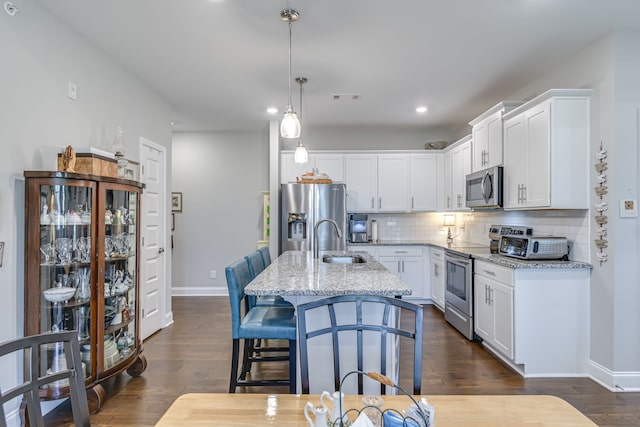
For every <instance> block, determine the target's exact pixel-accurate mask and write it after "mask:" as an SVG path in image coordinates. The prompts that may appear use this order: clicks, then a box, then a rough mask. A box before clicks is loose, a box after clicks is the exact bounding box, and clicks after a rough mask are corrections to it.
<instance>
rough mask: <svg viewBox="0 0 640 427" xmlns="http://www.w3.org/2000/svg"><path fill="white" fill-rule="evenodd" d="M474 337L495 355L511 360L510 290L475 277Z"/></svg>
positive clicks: (511, 320)
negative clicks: (481, 341)
mask: <svg viewBox="0 0 640 427" xmlns="http://www.w3.org/2000/svg"><path fill="white" fill-rule="evenodd" d="M474 298H475V299H474V306H475V307H474V311H475V318H474V326H475V332H476V334H477V335H478V336H479V337H480V338H482V339H483V340H484V341H486V342H487V343H488V344H491V346H492V347H493V348H494V349H495V350H496V351H498V352H500V353H502V354H503V355H505V356H506V357H508V358H509V359H512V358H513V286H511V285H507V284H503V283H500V282H498V281H496V280H493V279H489V278H487V277H485V276H483V275H480V274H476V275H475V277H474Z"/></svg>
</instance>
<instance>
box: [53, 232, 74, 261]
mask: <svg viewBox="0 0 640 427" xmlns="http://www.w3.org/2000/svg"><path fill="white" fill-rule="evenodd" d="M71 252H72V240H71V239H70V238H68V237H58V238H57V239H56V253H57V254H58V259H59V260H60V263H61V264H64V265H66V264H70V263H71V255H72V254H71Z"/></svg>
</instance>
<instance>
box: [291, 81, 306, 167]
mask: <svg viewBox="0 0 640 427" xmlns="http://www.w3.org/2000/svg"><path fill="white" fill-rule="evenodd" d="M306 82H307V78H306V77H296V83H298V84H300V121H302V85H303V84H305V83H306ZM293 161H294V162H296V163H307V162H308V161H309V154H307V149H306V148H304V145H302V139H300V140H299V141H298V146H297V147H296V152H295V154H294V155H293Z"/></svg>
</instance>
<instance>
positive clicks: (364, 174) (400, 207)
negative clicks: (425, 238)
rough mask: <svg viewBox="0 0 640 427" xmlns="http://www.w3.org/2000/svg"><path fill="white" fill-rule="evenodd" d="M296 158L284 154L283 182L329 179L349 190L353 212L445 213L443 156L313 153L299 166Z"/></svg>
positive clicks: (400, 153) (348, 206) (338, 152)
mask: <svg viewBox="0 0 640 427" xmlns="http://www.w3.org/2000/svg"><path fill="white" fill-rule="evenodd" d="M293 155H294V153H293V152H288V151H287V152H282V153H281V154H280V182H281V183H282V184H285V183H289V182H296V181H297V178H299V177H301V176H302V175H303V174H305V173H308V172H311V171H313V170H314V169H315V170H317V172H318V173H326V174H327V175H328V176H329V178H331V179H332V180H333V181H334V182H344V183H346V184H347V210H348V211H349V212H362V213H365V212H430V211H437V210H439V209H441V207H440V206H439V205H438V202H439V201H441V199H442V188H443V186H442V169H443V167H442V153H441V152H419V151H406V152H399V151H394V152H384V151H382V152H381V151H364V150H363V151H362V152H357V151H344V152H340V151H326V152H324V151H316V152H309V161H308V162H307V163H304V164H299V163H295V162H294V161H293ZM465 173H468V172H465ZM461 180H462V181H461V182H463V181H464V176H462V177H461ZM463 205H464V201H463Z"/></svg>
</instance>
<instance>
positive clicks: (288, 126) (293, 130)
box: [280, 105, 300, 138]
mask: <svg viewBox="0 0 640 427" xmlns="http://www.w3.org/2000/svg"><path fill="white" fill-rule="evenodd" d="M280 135H282V137H283V138H300V120H299V119H298V115H297V114H296V113H295V111H293V108H292V107H291V105H289V106H288V107H287V109H286V110H285V112H284V117H283V118H282V121H281V122H280Z"/></svg>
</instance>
